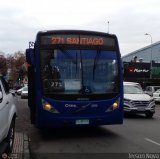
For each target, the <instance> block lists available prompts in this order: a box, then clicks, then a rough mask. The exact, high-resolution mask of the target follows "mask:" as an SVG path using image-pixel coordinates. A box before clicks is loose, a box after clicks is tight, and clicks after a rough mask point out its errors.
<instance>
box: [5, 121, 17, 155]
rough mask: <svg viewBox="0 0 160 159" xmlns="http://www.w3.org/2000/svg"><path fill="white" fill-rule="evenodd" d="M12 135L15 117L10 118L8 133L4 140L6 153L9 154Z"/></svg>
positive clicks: (12, 139) (11, 146) (13, 134)
mask: <svg viewBox="0 0 160 159" xmlns="http://www.w3.org/2000/svg"><path fill="white" fill-rule="evenodd" d="M14 136H15V118H13V119H12V122H11V125H10V128H9V131H8V135H7V137H6V139H5V140H6V142H7V143H8V145H7V148H6V151H5V152H6V153H7V154H10V153H11V152H12V149H13V143H14Z"/></svg>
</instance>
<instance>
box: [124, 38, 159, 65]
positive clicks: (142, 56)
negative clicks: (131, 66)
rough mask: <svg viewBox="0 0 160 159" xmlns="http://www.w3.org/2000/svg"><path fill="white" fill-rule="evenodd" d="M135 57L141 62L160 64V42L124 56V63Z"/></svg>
mask: <svg viewBox="0 0 160 159" xmlns="http://www.w3.org/2000/svg"><path fill="white" fill-rule="evenodd" d="M135 56H136V57H137V60H138V61H141V62H142V61H143V62H150V61H154V62H156V63H160V41H159V42H156V43H153V44H152V45H149V46H146V47H144V48H141V49H139V50H136V51H134V52H131V53H129V54H127V55H125V56H122V60H123V61H124V62H130V61H132V60H133V58H134V57H135Z"/></svg>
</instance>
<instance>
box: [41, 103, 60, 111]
mask: <svg viewBox="0 0 160 159" xmlns="http://www.w3.org/2000/svg"><path fill="white" fill-rule="evenodd" d="M42 105H43V109H44V110H46V111H49V112H52V113H59V112H58V111H57V110H56V109H55V108H54V107H53V106H52V105H51V104H49V103H48V102H46V101H44V100H42Z"/></svg>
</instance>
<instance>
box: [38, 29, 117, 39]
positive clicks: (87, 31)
mask: <svg viewBox="0 0 160 159" xmlns="http://www.w3.org/2000/svg"><path fill="white" fill-rule="evenodd" d="M52 33H53V34H60V33H61V34H62V33H63V34H88V35H102V36H106V35H108V36H111V37H116V35H115V34H108V33H105V32H99V31H91V30H44V31H39V32H38V33H37V35H44V34H52Z"/></svg>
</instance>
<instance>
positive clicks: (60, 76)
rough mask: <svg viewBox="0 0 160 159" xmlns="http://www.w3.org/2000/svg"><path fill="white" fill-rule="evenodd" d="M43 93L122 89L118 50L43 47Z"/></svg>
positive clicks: (102, 92) (114, 90) (106, 91)
mask: <svg viewBox="0 0 160 159" xmlns="http://www.w3.org/2000/svg"><path fill="white" fill-rule="evenodd" d="M40 61H41V77H42V92H43V94H44V95H45V94H57V93H58V94H106V93H115V92H118V91H119V86H118V85H117V79H118V78H117V77H118V61H117V53H116V51H105V50H99V49H97V50H88V49H86V50H85V49H82V50H81V49H67V48H66V49H65V47H63V49H60V48H58V49H57V48H56V49H52V50H49V49H46V50H45V49H43V50H40Z"/></svg>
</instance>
